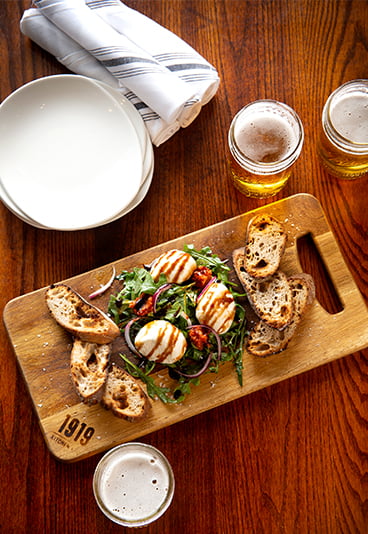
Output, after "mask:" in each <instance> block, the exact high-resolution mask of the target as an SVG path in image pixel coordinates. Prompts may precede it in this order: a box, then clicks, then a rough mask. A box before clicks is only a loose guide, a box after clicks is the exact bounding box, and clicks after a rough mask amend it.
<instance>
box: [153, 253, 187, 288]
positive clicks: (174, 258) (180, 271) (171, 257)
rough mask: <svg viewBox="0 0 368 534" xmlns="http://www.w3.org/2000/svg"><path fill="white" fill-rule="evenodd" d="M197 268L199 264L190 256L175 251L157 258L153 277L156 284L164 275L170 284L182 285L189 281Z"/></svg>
mask: <svg viewBox="0 0 368 534" xmlns="http://www.w3.org/2000/svg"><path fill="white" fill-rule="evenodd" d="M196 268H197V264H196V262H195V260H194V258H192V256H191V255H190V254H188V253H187V252H183V251H182V250H177V249H173V250H169V251H168V252H165V253H164V254H161V256H159V257H158V258H157V260H156V261H155V262H154V263H153V265H152V267H151V275H152V278H153V279H154V280H155V282H157V280H158V278H159V276H160V274H161V273H163V274H165V275H166V279H167V281H168V282H169V283H175V284H181V283H182V282H185V281H186V280H189V278H190V277H191V276H192V274H193V272H194V271H195V269H196Z"/></svg>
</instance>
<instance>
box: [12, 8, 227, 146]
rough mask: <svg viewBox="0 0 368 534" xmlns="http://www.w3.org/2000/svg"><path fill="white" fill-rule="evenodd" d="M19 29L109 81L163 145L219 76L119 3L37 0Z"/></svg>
mask: <svg viewBox="0 0 368 534" xmlns="http://www.w3.org/2000/svg"><path fill="white" fill-rule="evenodd" d="M34 4H35V5H36V6H37V9H32V8H31V9H28V10H26V11H25V12H24V14H23V17H22V19H21V23H20V27H21V31H22V32H23V33H24V34H25V35H27V36H28V37H30V38H31V39H32V40H33V41H34V42H36V43H37V44H38V45H39V46H41V47H42V48H44V49H45V50H47V51H48V52H50V53H51V54H53V55H54V56H55V57H56V58H57V59H58V60H59V61H60V62H61V63H62V64H63V65H65V66H66V67H67V68H68V69H70V70H71V71H73V72H75V73H77V74H83V75H85V76H89V77H91V78H94V79H97V80H100V81H103V82H105V83H108V84H109V85H111V86H112V87H115V88H117V89H119V90H120V91H121V93H122V94H123V95H124V96H125V97H127V98H128V99H129V100H130V101H131V102H132V103H133V104H134V105H135V107H136V108H137V110H138V111H139V112H140V114H141V116H142V118H143V120H144V121H145V124H146V126H147V129H148V131H149V134H150V136H151V140H152V142H153V143H154V144H155V145H156V146H158V145H160V144H161V143H163V142H164V141H166V140H167V139H168V138H169V137H171V136H172V135H173V134H174V133H175V132H176V131H177V130H178V129H179V128H180V127H185V126H188V125H189V124H190V123H191V122H192V121H193V120H194V119H195V117H196V116H197V115H198V113H199V111H200V109H201V107H202V105H204V104H206V103H207V102H208V101H209V100H210V99H211V98H212V97H213V96H214V94H215V93H216V91H217V89H218V86H219V76H218V74H217V72H216V70H215V69H214V67H212V66H211V65H210V64H209V63H208V62H207V61H206V60H205V59H204V58H203V57H202V56H200V54H198V53H197V52H196V51H195V50H193V48H191V47H190V46H189V45H188V44H187V43H185V42H184V41H183V40H182V39H180V38H179V37H178V36H176V35H174V34H173V33H172V32H170V31H169V30H167V29H165V28H163V27H162V26H160V25H159V24H157V23H156V22H154V21H153V20H151V19H149V18H148V17H146V16H145V15H143V14H141V13H139V12H137V11H135V10H133V9H131V8H128V7H127V6H125V5H124V4H123V3H121V2H120V1H119V0H86V1H85V0H35V1H34Z"/></svg>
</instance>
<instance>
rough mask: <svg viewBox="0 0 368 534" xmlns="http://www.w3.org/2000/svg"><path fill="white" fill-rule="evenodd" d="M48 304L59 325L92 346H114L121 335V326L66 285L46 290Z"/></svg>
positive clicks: (54, 286)
mask: <svg viewBox="0 0 368 534" xmlns="http://www.w3.org/2000/svg"><path fill="white" fill-rule="evenodd" d="M46 304H47V307H48V308H49V310H50V313H51V315H52V316H53V318H54V319H55V321H56V322H57V323H59V324H60V325H61V326H62V327H63V328H65V330H67V331H68V332H70V333H71V334H72V335H73V336H76V337H78V338H79V339H81V340H82V341H88V342H90V343H98V344H105V343H110V342H111V341H113V340H114V339H115V338H116V337H118V336H119V335H120V330H119V327H118V326H117V325H116V324H115V323H114V322H113V321H112V320H111V319H110V318H109V317H108V316H107V315H106V314H105V313H103V312H102V311H101V310H99V309H98V308H96V307H95V306H92V304H90V303H88V302H87V301H86V300H84V299H83V298H82V297H81V296H80V295H78V293H76V292H75V291H74V290H73V289H71V288H70V287H69V286H67V285H65V284H58V285H52V286H50V287H49V288H48V289H47V290H46Z"/></svg>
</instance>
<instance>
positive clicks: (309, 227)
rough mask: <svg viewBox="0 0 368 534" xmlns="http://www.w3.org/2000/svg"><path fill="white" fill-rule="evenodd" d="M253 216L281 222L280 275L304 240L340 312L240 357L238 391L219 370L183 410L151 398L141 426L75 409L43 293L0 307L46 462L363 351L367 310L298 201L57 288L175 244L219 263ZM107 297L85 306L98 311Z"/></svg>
mask: <svg viewBox="0 0 368 534" xmlns="http://www.w3.org/2000/svg"><path fill="white" fill-rule="evenodd" d="M256 212H257V213H262V212H265V213H270V214H272V215H274V216H275V217H277V218H278V219H279V220H281V221H284V222H285V226H286V229H287V232H288V245H287V249H286V251H285V254H284V258H283V262H282V265H281V267H282V269H283V270H284V271H285V272H286V274H293V273H294V274H295V273H298V272H301V271H302V268H301V265H300V262H299V258H298V252H297V240H298V238H300V237H302V236H304V235H306V234H310V235H311V236H312V238H313V241H314V243H315V245H316V247H317V250H318V252H319V254H320V256H321V257H322V260H323V261H324V263H325V266H326V268H327V270H328V273H329V275H330V277H331V280H332V282H333V285H334V288H335V290H336V292H337V294H338V296H339V299H340V300H341V302H342V305H343V310H342V311H340V312H338V313H336V314H333V315H332V314H330V313H328V312H327V311H326V310H325V309H324V308H323V307H322V306H321V305H320V304H319V302H318V301H317V300H316V301H315V302H314V304H313V306H312V308H311V309H310V310H309V312H308V314H307V316H306V317H305V319H304V320H303V322H302V324H301V325H300V326H299V330H298V331H297V334H296V335H295V337H294V338H293V340H292V341H291V343H290V344H289V347H288V348H287V349H286V350H285V351H284V352H283V353H282V354H281V355H280V354H279V355H273V356H270V357H268V358H264V359H262V358H256V357H254V356H252V355H250V354H248V353H247V352H245V353H244V357H243V362H244V371H243V386H240V385H239V384H238V381H237V378H236V376H235V372H234V370H233V367H232V365H231V364H224V365H223V366H221V368H220V371H219V373H218V374H212V373H211V374H208V375H205V376H203V377H202V378H201V383H200V385H198V386H196V387H193V388H192V393H191V394H190V396H189V397H187V399H186V400H185V402H184V403H182V404H180V405H169V406H168V405H164V404H163V403H162V402H161V401H159V400H155V401H152V410H151V412H150V415H149V416H148V417H147V418H146V419H145V420H143V421H141V422H136V423H129V422H127V421H124V420H120V419H118V418H116V417H114V416H113V415H112V414H111V413H110V412H108V411H106V410H104V409H103V408H101V407H100V406H99V405H95V406H93V407H88V406H85V405H84V404H82V403H81V402H80V401H79V399H78V397H77V395H76V393H75V391H74V387H73V384H72V382H71V377H70V374H69V356H70V350H71V338H70V336H69V335H68V334H67V333H66V332H65V331H64V330H63V329H62V328H61V327H60V326H59V325H57V324H56V323H55V322H54V320H53V319H52V318H51V317H50V315H49V312H48V310H47V308H46V304H45V301H44V293H45V288H43V289H39V290H37V291H34V292H32V293H29V294H26V295H23V296H20V297H18V298H15V299H13V300H12V301H10V302H8V304H7V305H6V307H5V309H4V322H5V326H6V329H7V332H8V334H9V337H10V341H11V343H12V345H13V347H14V351H15V355H16V358H17V360H18V362H19V366H20V368H21V371H22V373H23V376H24V380H25V381H26V383H27V386H28V389H29V393H30V397H31V399H32V402H33V405H34V408H35V410H36V413H37V415H38V418H39V422H40V426H41V429H42V432H43V434H44V437H45V440H46V443H47V445H48V447H49V450H50V451H51V453H52V454H53V455H55V457H56V458H58V459H60V460H63V461H76V460H80V459H82V458H86V457H88V456H91V455H93V454H96V453H99V452H102V451H104V450H106V449H108V448H111V447H113V446H115V445H117V444H119V443H123V442H126V441H131V440H134V439H137V438H139V437H141V436H143V435H145V434H148V433H151V432H153V431H156V430H159V429H161V428H164V427H166V426H168V425H172V424H174V423H176V422H178V421H182V420H184V419H186V418H189V417H192V416H194V415H196V414H199V413H201V412H205V411H206V410H210V409H212V408H215V407H216V406H219V405H222V404H225V403H227V402H229V401H232V400H234V399H237V398H239V397H242V396H243V395H247V394H249V393H252V392H254V391H256V390H259V389H261V388H264V387H267V386H269V385H271V384H275V383H276V382H279V381H281V380H284V379H285V378H289V377H291V376H294V375H297V374H299V373H302V372H304V371H307V370H309V369H312V368H315V367H317V366H319V365H322V364H325V363H327V362H331V361H333V360H335V359H337V358H341V357H343V356H346V355H347V354H351V353H353V352H356V351H358V350H361V349H363V348H364V347H366V346H368V311H367V307H366V305H365V303H364V300H363V298H362V295H361V294H360V292H359V290H358V288H357V286H356V284H355V282H354V280H353V278H352V276H351V274H350V272H349V270H348V268H347V265H346V264H345V262H344V259H343V257H342V255H341V253H340V251H339V248H338V245H337V243H336V240H335V238H334V236H333V234H332V232H331V229H330V228H329V226H328V223H327V221H326V218H325V216H324V214H323V211H322V209H321V206H320V204H319V202H318V201H317V199H316V198H314V197H313V196H311V195H308V194H299V195H295V196H293V197H289V198H286V199H284V200H280V201H278V202H274V203H272V204H268V205H267V206H264V207H261V208H258V209H256V210H253V211H251V212H248V213H244V214H243V215H240V216H238V217H235V218H232V219H229V220H227V221H224V222H222V223H219V224H215V225H213V226H211V227H208V228H204V229H203V230H199V231H197V232H193V233H191V234H188V235H186V236H183V237H180V238H178V239H174V240H172V241H170V242H167V243H164V244H162V245H158V246H156V247H153V248H150V249H148V250H145V251H143V252H139V253H137V254H134V255H132V256H129V257H127V258H124V259H122V260H119V261H116V262H114V264H109V265H106V266H104V267H100V268H98V269H95V270H93V271H90V272H87V273H84V274H81V275H79V276H75V277H73V278H70V279H68V280H64V282H66V283H67V284H68V285H70V286H71V287H72V288H73V289H75V290H76V291H78V292H79V293H80V294H81V295H83V296H85V297H86V296H87V295H88V294H90V293H91V291H92V290H94V289H96V288H98V287H99V286H100V284H101V283H103V282H104V281H105V280H107V279H108V278H109V277H110V275H111V271H112V265H115V267H116V270H117V272H120V271H121V270H123V269H126V270H131V269H132V268H133V267H135V266H141V265H142V264H149V263H150V262H151V261H152V260H153V259H154V258H156V257H157V256H158V255H159V254H161V253H162V252H165V251H167V250H169V249H170V248H174V247H175V248H182V246H183V245H184V244H193V245H194V246H195V248H202V247H203V246H205V245H209V246H210V247H211V248H212V251H213V252H214V253H217V254H218V255H219V256H220V257H221V258H222V259H225V258H231V253H232V251H233V250H234V249H236V248H239V247H242V246H243V245H244V240H245V230H246V226H247V222H248V220H249V219H250V217H252V216H253V215H254V213H256ZM55 282H57V281H55ZM115 284H116V285H115V286H114V287H113V288H112V291H114V292H115V290H117V289H118V288H119V287H120V286H119V284H120V283H119V282H115ZM112 291H108V292H107V294H105V295H104V296H103V297H100V298H98V299H96V300H94V301H93V303H94V304H95V305H97V306H98V307H100V308H101V309H104V310H106V307H107V300H108V297H109V294H110V293H111V292H112ZM119 343H121V340H120V338H119V339H118V340H117V341H116V343H115V347H114V349H115V352H116V353H118V352H119V349H120V350H121V347H119ZM159 374H160V376H159V378H158V380H159V381H160V383H161V384H162V383H163V384H165V383H168V382H169V380H170V379H169V378H168V377H167V375H166V373H165V372H160V373H159Z"/></svg>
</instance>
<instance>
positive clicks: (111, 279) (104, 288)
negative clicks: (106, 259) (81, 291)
mask: <svg viewBox="0 0 368 534" xmlns="http://www.w3.org/2000/svg"><path fill="white" fill-rule="evenodd" d="M115 276H116V270H115V267H114V266H113V267H112V275H111V278H110V279H109V281H108V282H107V283H106V284H104V285H103V286H101V287H100V288H99V289H97V290H96V291H94V292H93V293H91V294H90V295H88V298H89V299H94V298H96V297H98V296H99V295H102V294H103V293H105V291H106V290H107V289H109V287H110V286H111V285H112V283H113V281H114V280H115Z"/></svg>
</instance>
